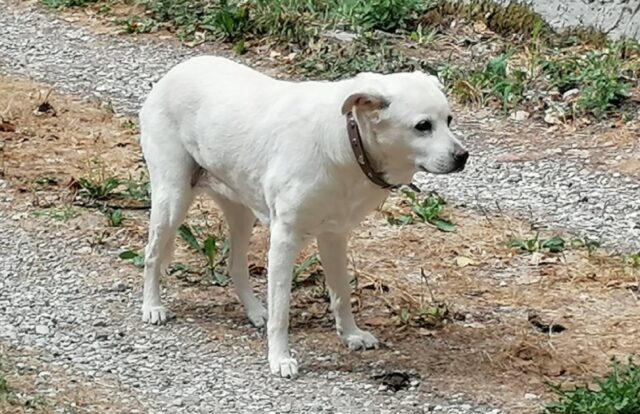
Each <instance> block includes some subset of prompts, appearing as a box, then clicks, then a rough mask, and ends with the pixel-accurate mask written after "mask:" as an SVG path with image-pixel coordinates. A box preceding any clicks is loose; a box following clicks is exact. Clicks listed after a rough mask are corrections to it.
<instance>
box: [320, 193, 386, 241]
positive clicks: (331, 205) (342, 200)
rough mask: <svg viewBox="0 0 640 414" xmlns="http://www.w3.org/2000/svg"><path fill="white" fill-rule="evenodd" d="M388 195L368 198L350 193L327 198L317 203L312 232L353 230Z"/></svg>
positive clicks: (383, 194)
mask: <svg viewBox="0 0 640 414" xmlns="http://www.w3.org/2000/svg"><path fill="white" fill-rule="evenodd" d="M386 197H387V194H386V193H382V194H380V195H375V196H370V197H366V198H362V197H354V196H350V195H349V194H346V195H344V196H343V197H337V198H335V199H334V200H333V201H329V200H327V201H326V202H324V203H320V205H317V207H319V208H318V209H317V210H316V211H314V212H312V216H314V217H315V220H311V221H312V222H315V223H314V224H315V225H313V227H314V228H313V229H312V230H311V232H312V233H315V234H320V233H324V232H329V233H343V232H346V231H349V230H351V229H352V228H353V227H355V226H357V225H358V224H360V222H362V220H363V219H364V218H365V217H366V216H367V215H368V214H369V213H371V212H372V211H373V210H374V209H375V208H376V207H378V206H379V205H380V204H382V202H383V201H384V200H385V198H386Z"/></svg>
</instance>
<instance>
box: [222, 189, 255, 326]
mask: <svg viewBox="0 0 640 414" xmlns="http://www.w3.org/2000/svg"><path fill="white" fill-rule="evenodd" d="M213 198H214V199H215V201H216V203H217V204H218V206H220V208H221V209H222V211H223V212H224V216H225V218H226V219H227V223H228V224H229V232H230V237H231V251H230V259H229V274H230V276H231V280H232V281H233V287H234V289H235V291H236V294H237V295H238V298H239V299H240V302H241V303H242V305H243V306H244V309H245V312H246V313H247V317H248V318H249V320H250V321H251V323H252V324H253V325H254V326H255V327H257V328H260V327H263V326H264V324H265V322H266V320H267V310H266V309H265V308H264V306H263V305H262V303H261V302H260V301H259V300H258V299H257V298H256V297H255V295H254V294H253V291H252V290H251V282H250V281H249V263H248V261H247V252H248V250H249V238H250V237H251V230H252V229H253V224H254V223H255V221H256V218H255V216H254V215H253V213H252V212H251V210H250V209H248V208H247V207H245V206H243V205H242V204H239V203H236V202H233V201H230V200H228V199H226V198H223V197H220V196H216V195H213Z"/></svg>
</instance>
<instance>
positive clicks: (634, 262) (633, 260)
mask: <svg viewBox="0 0 640 414" xmlns="http://www.w3.org/2000/svg"><path fill="white" fill-rule="evenodd" d="M626 261H627V263H628V264H629V266H631V267H633V268H640V252H638V253H633V254H630V255H628V256H627V259H626Z"/></svg>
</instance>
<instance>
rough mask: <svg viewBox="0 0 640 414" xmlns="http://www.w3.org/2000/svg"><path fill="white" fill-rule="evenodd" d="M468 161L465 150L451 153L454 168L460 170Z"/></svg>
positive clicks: (467, 154)
mask: <svg viewBox="0 0 640 414" xmlns="http://www.w3.org/2000/svg"><path fill="white" fill-rule="evenodd" d="M468 159H469V152H468V151H467V150H465V149H462V148H459V149H457V150H456V151H455V152H454V153H453V160H454V162H455V164H456V167H457V168H458V169H460V170H462V169H463V168H464V166H465V164H466V163H467V160H468Z"/></svg>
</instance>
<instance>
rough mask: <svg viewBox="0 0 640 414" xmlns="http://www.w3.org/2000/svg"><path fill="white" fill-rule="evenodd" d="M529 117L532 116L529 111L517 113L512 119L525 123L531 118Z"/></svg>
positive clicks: (512, 115) (513, 114)
mask: <svg viewBox="0 0 640 414" xmlns="http://www.w3.org/2000/svg"><path fill="white" fill-rule="evenodd" d="M529 116H530V114H529V112H527V111H516V112H513V113H512V114H511V116H510V118H511V119H513V120H514V121H524V120H525V119H527V118H529Z"/></svg>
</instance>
